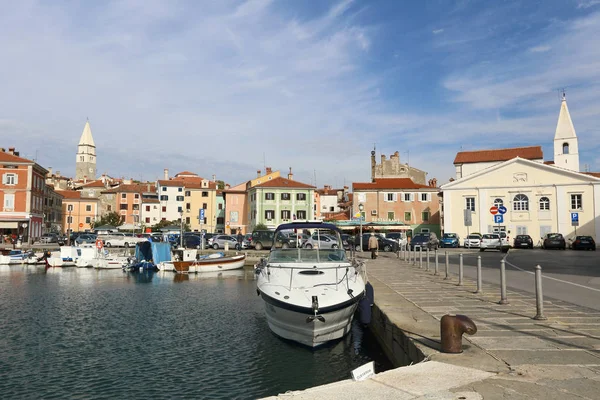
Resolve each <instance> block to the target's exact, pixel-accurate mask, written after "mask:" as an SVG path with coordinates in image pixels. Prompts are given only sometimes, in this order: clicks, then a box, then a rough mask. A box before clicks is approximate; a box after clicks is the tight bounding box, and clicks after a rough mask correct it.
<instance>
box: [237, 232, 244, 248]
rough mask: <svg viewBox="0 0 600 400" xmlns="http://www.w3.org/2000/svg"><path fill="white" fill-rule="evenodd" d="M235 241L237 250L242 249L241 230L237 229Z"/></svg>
mask: <svg viewBox="0 0 600 400" xmlns="http://www.w3.org/2000/svg"><path fill="white" fill-rule="evenodd" d="M237 241H238V246H239V250H241V249H242V243H243V242H244V235H243V234H242V230H241V229H240V230H238V234H237Z"/></svg>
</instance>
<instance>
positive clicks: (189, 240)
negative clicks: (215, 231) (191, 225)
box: [183, 235, 206, 249]
mask: <svg viewBox="0 0 600 400" xmlns="http://www.w3.org/2000/svg"><path fill="white" fill-rule="evenodd" d="M204 245H205V246H206V242H205V243H204ZM183 246H184V247H185V248H186V249H199V248H201V247H202V237H201V236H198V235H184V236H183Z"/></svg>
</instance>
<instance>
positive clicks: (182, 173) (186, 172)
mask: <svg viewBox="0 0 600 400" xmlns="http://www.w3.org/2000/svg"><path fill="white" fill-rule="evenodd" d="M181 175H192V176H194V177H197V176H198V174H195V173H193V172H190V171H183V172H180V173H178V174H175V176H176V177H181Z"/></svg>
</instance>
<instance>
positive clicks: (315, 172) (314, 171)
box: [313, 169, 318, 187]
mask: <svg viewBox="0 0 600 400" xmlns="http://www.w3.org/2000/svg"><path fill="white" fill-rule="evenodd" d="M313 173H314V174H315V187H318V186H317V170H316V169H314V170H313Z"/></svg>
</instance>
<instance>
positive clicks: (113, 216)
mask: <svg viewBox="0 0 600 400" xmlns="http://www.w3.org/2000/svg"><path fill="white" fill-rule="evenodd" d="M123 222H125V217H124V216H122V215H120V214H119V213H118V212H116V211H112V212H109V213H106V214H104V215H103V216H102V217H100V219H97V220H95V221H93V222H91V223H90V226H91V227H92V229H95V228H96V227H98V226H102V225H111V226H115V227H117V226H121V225H123Z"/></svg>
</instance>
